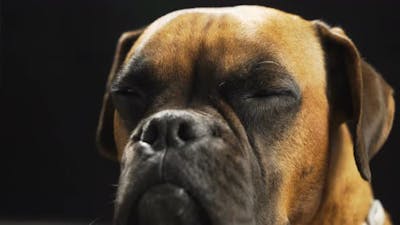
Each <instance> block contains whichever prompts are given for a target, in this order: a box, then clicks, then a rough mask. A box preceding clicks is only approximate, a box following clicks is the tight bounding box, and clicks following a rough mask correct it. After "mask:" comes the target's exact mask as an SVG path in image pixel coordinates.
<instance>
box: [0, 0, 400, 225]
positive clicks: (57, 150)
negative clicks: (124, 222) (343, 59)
mask: <svg viewBox="0 0 400 225" xmlns="http://www.w3.org/2000/svg"><path fill="white" fill-rule="evenodd" d="M236 4H259V5H266V6H272V7H274V8H278V9H282V10H285V11H289V12H292V13H296V14H300V15H302V16H303V17H305V18H307V19H319V18H321V19H323V20H325V21H326V22H328V23H330V24H332V25H340V26H342V27H343V28H344V29H345V30H346V31H347V32H348V34H349V36H350V37H351V38H352V39H353V41H354V42H355V43H356V45H357V46H358V48H359V50H360V52H361V53H362V54H363V56H364V57H365V58H366V59H367V60H368V61H369V62H370V63H371V64H372V65H374V66H375V67H376V68H377V69H378V70H379V71H380V72H381V73H382V74H383V75H384V77H385V78H386V80H387V81H388V82H389V83H390V84H391V85H392V86H393V87H394V89H395V91H396V92H397V95H396V104H397V105H400V102H399V101H398V100H399V98H398V92H399V90H400V74H399V72H400V69H399V66H400V63H399V61H400V57H399V54H400V26H399V24H400V3H396V1H394V0H393V1H389V0H379V1H378V0H375V1H373V0H363V1H361V0H359V1H338V0H329V1H328V0H324V1H320V0H312V1H311V0H291V1H289V0H270V1H221V0H219V1H217V0H215V1H211V0H208V1H184V0H182V1H178V0H174V1H172V0H168V1H161V0H159V1H150V0H147V1H137V0H130V1H122V0H108V1H107V0H97V1H95V0H93V1H89V0H86V1H84V0H57V1H54V0H41V1H39V0H37V1H34V0H25V1H21V0H2V1H1V17H0V19H1V73H0V74H1V77H0V129H1V130H0V131H1V136H0V142H1V143H0V150H1V154H0V159H1V160H0V174H1V177H0V221H2V220H15V219H17V220H21V219H33V220H38V219H50V220H67V221H74V220H78V221H83V222H85V223H87V224H88V223H89V222H90V221H92V220H93V219H95V218H98V217H99V218H100V219H99V221H105V220H107V218H109V217H110V216H111V211H112V201H113V197H114V194H113V193H114V191H115V187H114V186H113V184H116V183H117V178H118V172H119V168H118V165H117V164H116V163H113V162H111V161H108V160H106V159H103V158H102V157H100V156H99V155H98V153H97V150H96V147H95V142H94V137H95V136H94V134H95V128H96V124H97V119H98V113H99V110H100V106H101V102H102V95H103V91H104V86H105V81H106V78H107V74H108V71H109V68H110V66H111V62H112V56H113V53H114V49H115V46H116V41H117V39H118V37H119V35H120V34H121V33H122V32H123V31H126V30H130V29H134V28H139V27H142V26H143V25H146V24H149V23H150V22H151V21H153V20H154V19H156V18H158V17H160V16H161V15H163V14H165V13H168V12H170V11H172V10H175V9H180V8H187V7H195V6H223V5H236ZM399 111H400V110H398V111H397V113H396V120H395V122H394V127H393V130H392V133H391V135H390V136H389V139H388V141H387V143H386V144H385V146H384V147H383V150H382V151H381V152H380V153H379V154H378V155H377V156H376V158H374V159H373V161H372V172H373V186H374V189H375V194H376V197H377V198H379V199H380V200H381V201H382V202H383V204H384V206H385V207H386V208H387V209H388V210H389V212H390V213H391V214H392V217H393V219H394V221H395V224H400V215H399V213H400V194H399V191H400V182H399V178H400V175H399V173H400V151H399V145H400V143H399V137H400V126H399V117H400V115H399V113H398V112H399ZM343 201H351V199H343ZM0 223H1V222H0Z"/></svg>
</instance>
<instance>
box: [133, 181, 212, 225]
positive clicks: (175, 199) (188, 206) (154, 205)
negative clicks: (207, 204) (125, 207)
mask: <svg viewBox="0 0 400 225" xmlns="http://www.w3.org/2000/svg"><path fill="white" fill-rule="evenodd" d="M159 224H163V225H184V224H191V225H208V224H211V223H210V221H209V218H208V216H207V214H206V213H205V211H204V210H203V209H202V207H201V206H200V204H199V203H198V202H197V201H196V200H195V199H194V198H193V197H192V196H191V195H190V194H189V193H188V192H187V191H186V190H184V189H183V188H181V187H178V186H176V185H173V184H168V183H167V184H160V185H156V186H154V187H152V188H150V189H148V190H147V191H146V192H145V193H143V194H142V196H141V197H140V198H139V201H138V204H137V205H136V206H134V207H133V208H132V212H131V215H130V216H129V218H128V220H127V225H159Z"/></svg>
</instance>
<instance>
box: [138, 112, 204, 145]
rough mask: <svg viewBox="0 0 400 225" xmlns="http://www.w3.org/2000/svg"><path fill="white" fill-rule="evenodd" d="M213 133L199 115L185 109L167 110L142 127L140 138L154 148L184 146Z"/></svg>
mask: <svg viewBox="0 0 400 225" xmlns="http://www.w3.org/2000/svg"><path fill="white" fill-rule="evenodd" d="M209 134H211V132H210V129H209V128H208V126H207V125H206V123H205V121H204V120H202V118H201V117H200V116H199V115H195V114H194V113H191V112H187V111H183V110H167V111H163V112H160V113H157V114H156V115H154V116H153V117H152V118H150V119H149V120H148V121H147V122H146V123H145V125H144V126H143V128H142V134H141V136H140V140H141V141H143V142H146V143H148V144H149V145H151V146H152V147H153V149H155V150H157V149H164V148H167V147H182V146H184V145H186V144H187V143H190V142H195V141H196V140H198V139H200V138H201V137H204V136H207V135H209Z"/></svg>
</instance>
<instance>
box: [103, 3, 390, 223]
mask: <svg viewBox="0 0 400 225" xmlns="http://www.w3.org/2000/svg"><path fill="white" fill-rule="evenodd" d="M392 95H393V91H392V89H391V87H390V86H389V85H388V84H387V83H386V82H385V81H384V80H383V78H382V77H381V76H380V75H379V74H378V73H377V72H376V71H375V70H374V69H373V68H372V67H371V66H370V65H369V64H368V63H367V62H365V61H364V60H363V58H362V57H361V56H360V53H359V52H358V50H357V48H356V46H355V44H354V43H353V42H352V41H351V40H350V39H349V37H348V36H347V35H346V33H345V32H344V31H343V30H342V29H341V28H338V27H330V26H328V25H327V24H325V23H323V22H321V21H307V20H304V19H302V18H301V17H299V16H296V15H292V14H288V13H285V12H282V11H278V10H275V9H271V8H266V7H260V6H237V7H228V8H196V9H187V10H179V11H175V12H172V13H169V14H167V15H166V16H163V17H161V18H159V19H157V20H156V21H155V22H153V23H152V24H150V25H149V26H147V27H146V28H144V29H141V30H137V31H130V32H126V33H124V34H123V35H122V36H121V38H120V40H119V43H118V46H117V51H116V54H115V59H114V63H113V66H112V69H111V73H110V76H109V79H108V84H107V90H106V93H105V97H104V102H103V104H104V105H103V108H102V111H101V115H100V121H99V126H98V131H97V140H98V143H99V147H100V149H101V152H102V153H103V154H104V155H106V156H108V157H110V158H113V159H116V160H118V161H119V162H120V165H121V175H120V179H119V185H118V191H117V195H116V201H115V215H114V217H115V218H114V224H116V225H128V224H137V225H153V224H167V225H169V224H187V225H189V224H193V225H200V224H201V225H207V224H212V225H272V224H274V225H289V224H290V225H294V224H306V225H309V224H312V225H323V224H338V225H349V224H351V225H355V224H356V225H362V224H369V225H372V224H374V225H375V224H376V225H378V224H379V225H382V224H390V219H389V216H388V215H387V214H386V215H385V212H384V210H383V208H382V207H381V205H380V204H377V203H379V202H377V201H376V200H374V197H373V192H372V190H371V185H370V183H369V181H370V179H371V173H370V168H369V161H370V159H371V158H372V157H373V156H374V155H375V154H376V153H377V152H378V151H379V149H380V148H381V146H382V145H383V143H384V142H385V140H386V138H387V136H388V134H389V131H390V129H391V126H392V121H393V114H394V100H393V96H392Z"/></svg>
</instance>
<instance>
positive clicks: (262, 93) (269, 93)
mask: <svg viewBox="0 0 400 225" xmlns="http://www.w3.org/2000/svg"><path fill="white" fill-rule="evenodd" d="M275 96H276V97H279V96H288V97H295V94H294V93H293V92H292V91H291V90H259V91H255V92H254V93H250V94H249V95H248V96H247V97H248V98H268V97H275Z"/></svg>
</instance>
